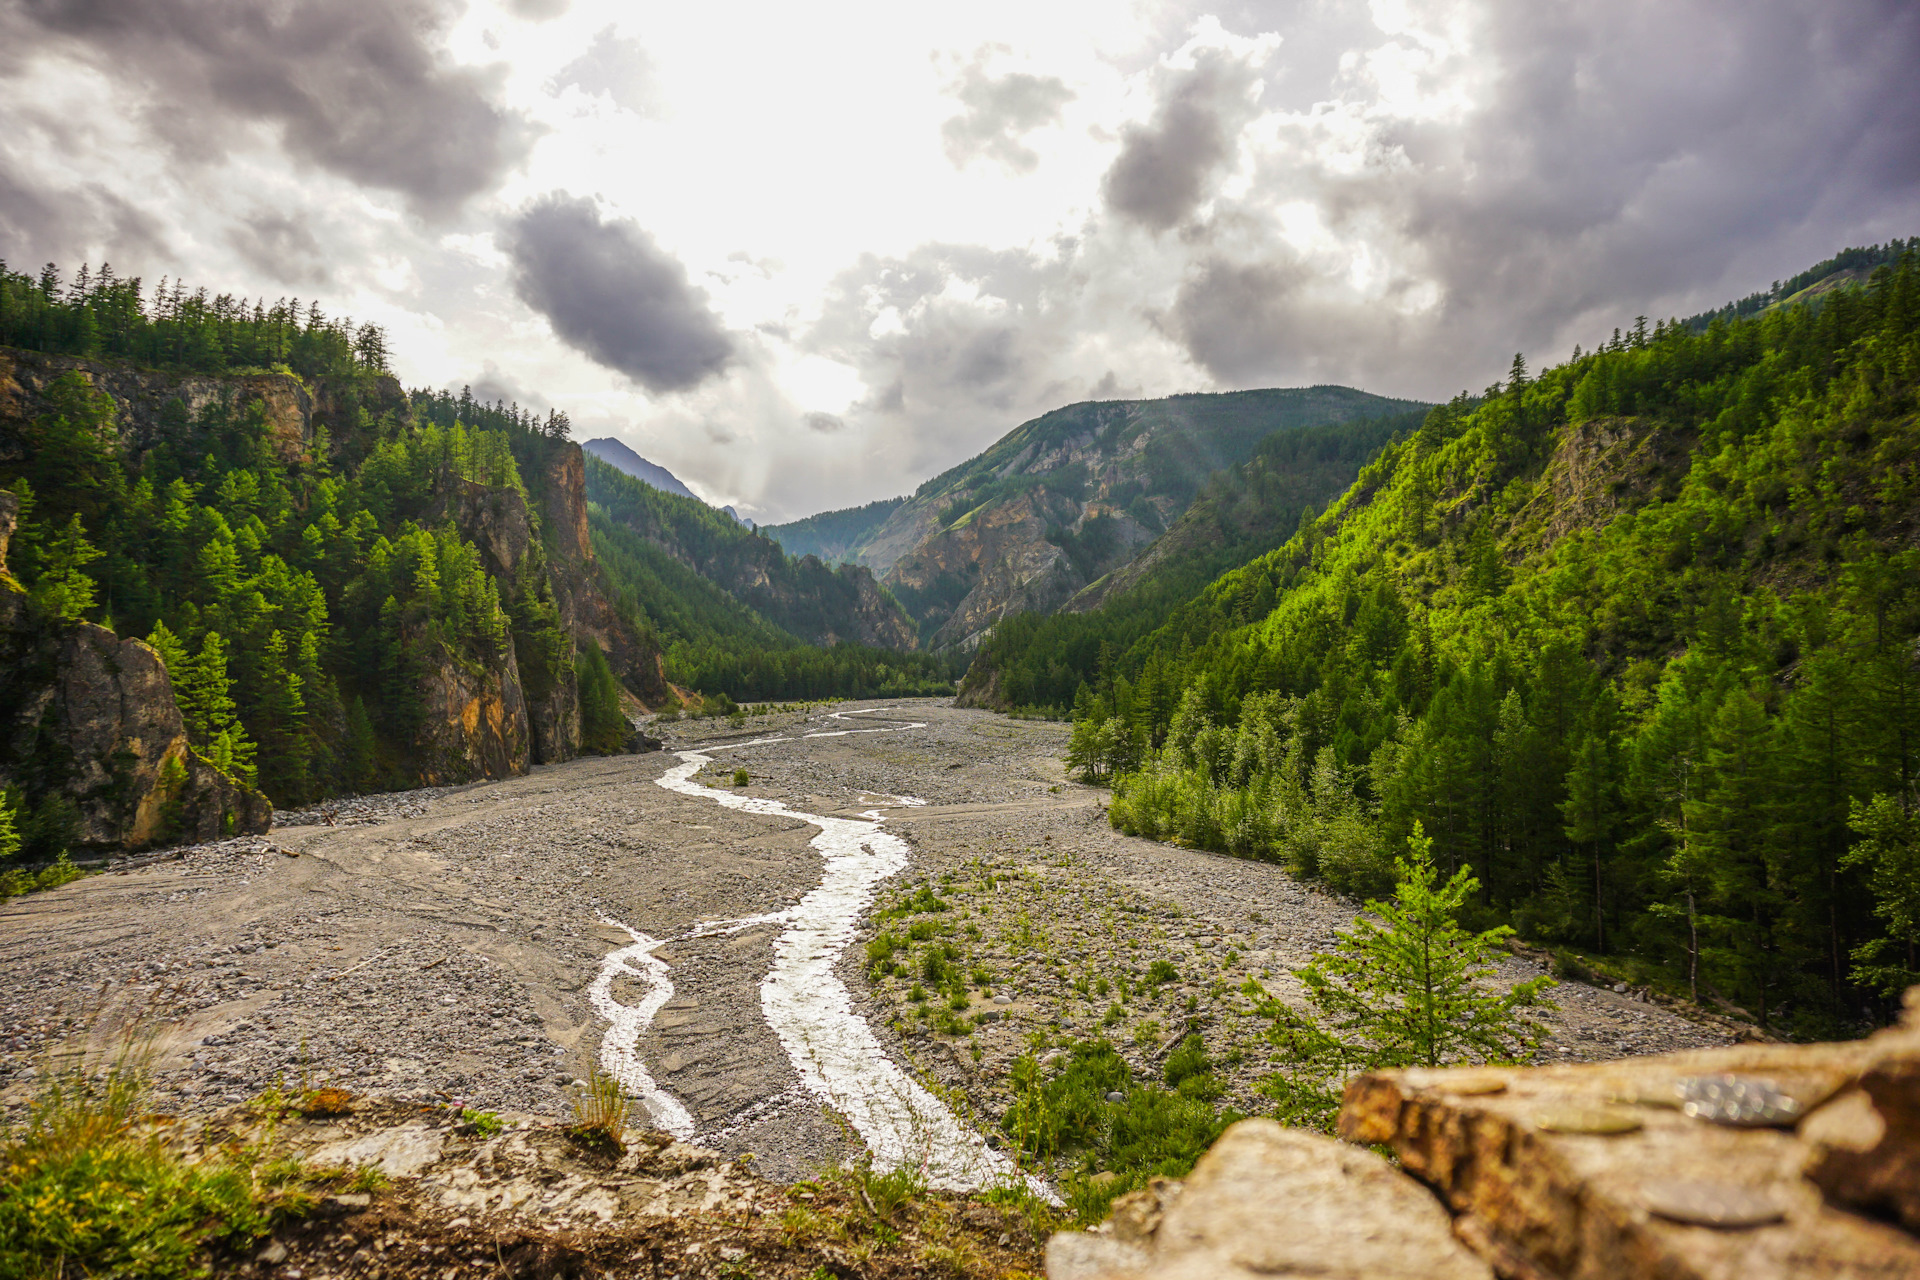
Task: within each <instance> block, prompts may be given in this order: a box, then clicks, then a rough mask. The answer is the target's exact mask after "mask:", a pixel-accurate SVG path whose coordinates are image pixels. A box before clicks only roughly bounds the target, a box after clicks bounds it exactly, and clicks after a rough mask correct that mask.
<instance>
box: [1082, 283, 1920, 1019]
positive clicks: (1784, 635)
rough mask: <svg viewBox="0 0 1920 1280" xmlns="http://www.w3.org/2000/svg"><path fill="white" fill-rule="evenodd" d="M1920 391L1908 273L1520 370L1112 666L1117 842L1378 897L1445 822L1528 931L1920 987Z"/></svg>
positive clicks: (1089, 759) (1767, 973) (1098, 684)
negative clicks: (1177, 848) (1393, 861)
mask: <svg viewBox="0 0 1920 1280" xmlns="http://www.w3.org/2000/svg"><path fill="white" fill-rule="evenodd" d="M1810 283H1817V282H1810ZM1804 287H1805V286H1803V288H1804ZM1917 396H1920V253H1914V252H1905V253H1903V254H1901V255H1900V256H1899V257H1898V259H1897V265H1895V266H1888V265H1884V264H1883V265H1881V266H1879V267H1877V268H1875V269H1874V270H1873V271H1872V273H1871V275H1870V277H1869V279H1868V281H1867V282H1866V284H1865V285H1864V287H1861V286H1854V287H1846V288H1837V289H1831V290H1825V291H1821V292H1819V293H1818V294H1817V296H1816V297H1815V298H1814V299H1813V301H1811V302H1810V303H1806V304H1795V305H1790V306H1785V307H1778V308H1773V309H1770V310H1764V311H1762V312H1760V313H1759V314H1757V315H1755V316H1753V317H1752V318H1748V319H1737V320H1734V321H1732V322H1728V321H1727V320H1726V319H1724V318H1721V319H1715V320H1712V321H1711V322H1709V323H1707V324H1706V325H1705V326H1704V327H1701V328H1698V329H1696V328H1694V327H1692V326H1691V325H1689V324H1686V323H1682V322H1673V323H1669V324H1660V325H1656V326H1654V327H1653V328H1652V329H1651V330H1649V329H1648V328H1647V327H1646V324H1645V322H1644V321H1642V322H1640V323H1639V324H1638V325H1636V326H1635V328H1634V329H1633V330H1632V332H1631V333H1629V334H1626V335H1624V336H1619V337H1617V338H1616V339H1614V340H1613V341H1610V342H1608V343H1607V344H1605V346H1604V347H1603V348H1602V349H1601V350H1599V351H1597V352H1594V353H1591V354H1586V355H1581V354H1579V353H1577V352H1576V356H1575V358H1574V359H1573V360H1571V361H1569V362H1568V363H1566V364H1564V365H1560V366H1558V367H1555V368H1552V369H1549V370H1547V371H1546V372H1544V373H1542V374H1540V375H1539V376H1538V377H1532V376H1529V375H1528V374H1527V372H1526V370H1525V368H1524V366H1522V365H1520V364H1519V362H1518V361H1516V364H1515V368H1514V370H1513V372H1512V374H1511V376H1510V377H1509V378H1508V379H1507V380H1506V382H1505V383H1503V384H1497V385H1495V386H1493V387H1490V388H1488V390H1487V392H1486V393H1485V395H1484V397H1482V398H1479V399H1474V400H1469V399H1462V400H1459V401H1456V402H1455V403H1453V404H1450V405H1447V406H1443V407H1441V408H1438V409H1435V410H1434V411H1433V412H1432V413H1431V414H1429V415H1428V416H1427V419H1426V421H1425V422H1424V424H1423V425H1422V426H1421V428H1420V429H1419V430H1418V431H1417V432H1415V433H1414V434H1413V435H1412V436H1410V437H1409V438H1407V439H1406V440H1404V441H1402V442H1400V443H1397V444H1395V445H1393V446H1391V447H1389V448H1388V449H1387V451H1386V452H1385V453H1384V454H1383V455H1382V456H1381V457H1380V458H1379V459H1378V460H1377V461H1375V462H1374V463H1372V464H1370V465H1369V466H1368V467H1367V468H1366V469H1365V470H1364V471H1363V472H1362V474H1361V476H1360V478H1359V479H1358V481H1357V482H1356V483H1355V484H1354V486H1353V488H1352V489H1351V490H1350V491H1349V492H1348V493H1347V494H1346V496H1345V497H1344V498H1342V499H1341V501H1339V502H1338V503H1336V504H1335V505H1334V506H1333V507H1331V508H1330V509H1328V510H1327V511H1326V512H1325V513H1324V514H1322V515H1321V516H1319V517H1318V518H1317V519H1315V520H1314V521H1312V522H1311V524H1310V525H1308V526H1307V527H1306V528H1304V529H1302V530H1301V531H1300V532H1299V533H1298V534H1296V535H1295V536H1294V537H1293V538H1292V539H1291V540H1290V541H1289V542H1288V543H1287V544H1286V545H1285V546H1283V547H1281V548H1279V549H1277V550H1275V551H1273V552H1271V553H1269V554H1267V555H1264V556H1261V557H1259V558H1258V559H1256V560H1254V561H1252V562H1251V563H1249V564H1247V565H1245V566H1243V567H1241V568H1239V569H1236V570H1234V571H1232V572H1230V573H1228V574H1226V575H1224V576H1223V577H1222V578H1220V579H1219V580H1218V581H1217V582H1215V583H1213V584H1212V585H1211V586H1210V587H1208V588H1207V590H1206V591H1205V592H1204V593H1202V595H1201V596H1200V597H1199V598H1198V599H1197V600H1196V601H1195V602H1193V604H1191V605H1190V606H1189V607H1187V608H1185V609H1183V610H1181V611H1180V612H1179V613H1178V614H1177V615H1176V617H1175V618H1174V619H1173V620H1172V621H1171V622H1169V623H1168V624H1167V625H1165V626H1163V627H1161V628H1160V629H1159V630H1157V631H1155V632H1154V633H1153V634H1151V635H1149V636H1146V637H1143V638H1142V639H1140V640H1138V641H1137V642H1135V643H1134V644H1133V645H1132V646H1131V647H1130V648H1129V649H1127V650H1126V651H1125V652H1124V653H1118V654H1114V655H1112V661H1111V662H1110V664H1108V665H1107V666H1106V667H1105V669H1104V670H1103V671H1102V672H1101V674H1100V675H1099V676H1098V678H1097V679H1096V681H1094V682H1090V685H1089V687H1088V688H1087V689H1084V690H1082V691H1081V692H1080V694H1079V696H1078V698H1077V710H1076V715H1077V723H1076V727H1075V742H1074V754H1075V757H1076V759H1077V760H1078V761H1079V762H1080V763H1082V764H1083V765H1084V766H1085V767H1087V768H1088V769H1089V770H1090V771H1092V772H1096V773H1101V772H1111V773H1117V774H1118V775H1119V777H1118V780H1117V782H1116V789H1115V798H1114V803H1113V806H1112V816H1113V820H1114V822H1115V823H1116V824H1118V825H1120V826H1122V827H1123V828H1125V829H1128V830H1134V831H1138V832H1141V833H1144V834H1149V835H1153V836H1157V837H1161V838H1178V839H1181V840H1184V841H1186V842H1189V843H1192V844H1195V845H1199V846H1203V847H1209V848H1220V849H1227V850H1231V851H1233V852H1236V853H1241V854H1244V855H1247V856H1253V857H1265V858H1275V859H1280V860H1284V861H1286V862H1288V863H1289V864H1290V865H1293V866H1294V867H1296V868H1298V869H1300V870H1301V871H1303V872H1305V873H1308V874H1313V875H1317V876H1320V877H1323V878H1325V879H1326V880H1328V881H1330V882H1331V883H1333V884H1334V885H1336V886H1338V887H1340V888H1343V889H1348V890H1352V891H1372V890H1375V889H1377V888H1379V887H1380V886H1381V885H1382V884H1383V883H1384V882H1385V879H1386V877H1387V875H1388V872H1389V868H1390V862H1389V860H1390V857H1391V854H1392V851H1393V850H1396V849H1399V848H1402V847H1404V840H1405V838H1406V837H1407V835H1408V834H1409V832H1410V831H1411V830H1412V829H1413V827H1414V825H1415V824H1416V823H1418V824H1421V825H1422V826H1424V828H1425V830H1426V831H1427V833H1428V834H1429V835H1430V836H1432V837H1433V839H1434V842H1435V843H1434V848H1435V851H1436V854H1437V855H1438V856H1439V857H1441V858H1443V859H1444V860H1445V862H1446V863H1447V864H1448V865H1450V866H1457V865H1460V864H1471V865H1472V866H1473V868H1474V870H1475V873H1476V874H1477V875H1478V876H1479V878H1480V880H1481V882H1482V884H1483V886H1484V888H1483V890H1482V893H1483V903H1482V905H1483V908H1484V910H1485V911H1486V913H1487V914H1488V915H1489V916H1498V917H1503V918H1507V919H1510V920H1511V921H1512V922H1513V923H1515V924H1516V925H1517V926H1519V927H1520V928H1521V930H1522V931H1523V932H1524V933H1526V934H1528V935H1530V936H1532V937H1535V938H1538V939H1543V940H1547V941H1552V942H1561V943H1566V944H1570V945H1576V946H1580V947H1584V948H1588V949H1590V950H1592V951H1595V952H1601V953H1606V954H1610V955H1613V956H1616V957H1619V958H1620V962H1621V963H1623V964H1625V965H1628V966H1631V967H1635V968H1638V969H1639V970H1640V971H1641V972H1642V973H1643V974H1645V975H1660V974H1664V975H1666V976H1667V977H1668V978H1669V979H1672V980H1675V981H1678V982H1680V983H1682V984H1683V985H1690V986H1692V987H1693V988H1694V989H1696V990H1697V991H1698V992H1699V994H1700V995H1701V996H1702V997H1703V998H1706V997H1713V998H1724V999H1726V1000H1730V1001H1734V1002H1737V1003H1739V1004H1740V1005H1742V1006H1744V1007H1745V1008H1747V1009H1749V1010H1751V1011H1752V1012H1753V1013H1754V1014H1755V1015H1756V1016H1757V1017H1758V1018H1760V1020H1762V1021H1763V1022H1765V1023H1768V1024H1771V1025H1785V1026H1788V1027H1792V1028H1799V1029H1806V1030H1819V1029H1826V1028H1830V1027H1835V1026H1845V1025H1852V1022H1853V1020H1854V1019H1857V1018H1861V1017H1864V1016H1867V1015H1869V1014H1871V1013H1873V1012H1874V1011H1875V1010H1883V1009H1884V1008H1885V1007H1886V1006H1885V1005H1884V1004H1880V1003H1878V1002H1880V1001H1882V1000H1884V999H1887V998H1891V996H1892V994H1893V993H1895V992H1897V991H1899V990H1900V989H1902V988H1903V987H1904V986H1906V985H1907V984H1909V983H1911V982H1913V981H1915V980H1916V979H1920V963H1917V962H1916V959H1915V955H1916V947H1917V946H1920V936H1917V931H1920V812H1917V811H1920V792H1917V791H1916V787H1920V647H1917V642H1920V474H1916V452H1920V415H1917V413H1916V409H1917V407H1920V398H1917Z"/></svg>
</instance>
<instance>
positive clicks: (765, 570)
mask: <svg viewBox="0 0 1920 1280" xmlns="http://www.w3.org/2000/svg"><path fill="white" fill-rule="evenodd" d="M587 492H588V497H589V499H590V503H591V505H590V507H589V513H590V516H589V519H590V524H591V530H592V538H593V546H594V549H595V552H596V555H597V558H598V562H599V563H600V565H601V566H602V568H603V570H604V571H605V573H606V575H607V579H608V581H609V583H610V584H612V587H613V590H614V592H615V594H616V596H617V597H618V598H619V599H620V600H622V601H623V602H625V603H626V604H628V605H629V606H630V607H631V608H633V609H634V610H635V611H636V612H637V613H638V614H639V615H640V616H643V617H645V618H647V619H648V620H649V622H650V625H651V626H653V627H654V628H656V629H657V632H658V634H659V635H660V636H661V637H662V640H663V642H664V643H665V644H666V646H667V670H668V672H669V674H670V675H671V676H672V677H673V679H674V680H675V681H677V682H680V683H683V684H687V685H690V686H693V687H695V688H699V689H703V690H707V691H709V692H716V693H718V692H724V693H727V694H729V695H731V696H732V697H735V698H793V697H815V696H823V695H827V694H840V695H843V696H857V697H881V696H888V695H905V694H925V693H947V692H950V691H951V690H952V688H953V680H954V677H955V676H956V675H958V671H957V670H956V669H954V667H953V666H952V664H951V663H949V662H948V661H946V660H942V659H938V658H935V657H933V656H932V655H928V654H921V653H911V652H907V651H908V650H911V649H912V648H913V643H914V638H915V632H914V626H913V622H912V621H911V620H910V619H909V618H908V617H907V616H906V615H905V614H904V613H903V612H902V611H901V609H900V606H899V604H898V602H897V601H895V600H894V599H893V598H892V596H891V595H890V594H889V593H888V592H887V591H885V590H884V589H883V588H882V587H880V585H879V584H878V583H876V582H875V581H874V578H873V575H872V574H871V573H870V572H868V571H867V570H866V569H864V568H860V567H858V566H854V565H844V564H843V565H839V566H836V567H829V566H827V565H826V564H823V563H822V562H821V561H820V560H819V559H818V558H816V557H814V556H811V555H803V556H792V555H788V554H787V553H786V552H785V551H783V550H782V548H781V546H780V544H779V543H777V542H775V541H774V540H773V539H772V538H770V537H767V536H766V534H765V531H760V532H755V531H753V530H752V529H749V528H746V527H744V526H742V525H741V524H739V523H737V522H736V521H735V519H734V517H733V516H731V515H729V514H727V513H726V512H724V511H715V510H714V509H713V508H712V507H709V506H707V505H706V504H705V503H703V502H700V501H699V500H698V499H695V498H683V497H679V496H678V495H675V494H671V493H663V492H661V491H660V490H658V489H655V488H653V487H651V486H649V485H647V484H646V483H644V482H643V481H640V480H638V479H636V478H634V477H632V476H629V475H625V474H623V473H621V472H620V471H617V470H615V469H614V468H613V467H610V466H608V465H607V464H605V463H603V462H601V461H600V460H599V459H597V458H592V459H588V462H587Z"/></svg>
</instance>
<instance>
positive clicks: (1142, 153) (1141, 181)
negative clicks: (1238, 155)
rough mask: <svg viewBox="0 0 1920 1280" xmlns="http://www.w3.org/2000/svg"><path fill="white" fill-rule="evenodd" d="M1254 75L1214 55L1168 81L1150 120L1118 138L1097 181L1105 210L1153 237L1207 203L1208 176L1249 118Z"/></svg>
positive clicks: (1210, 52)
mask: <svg viewBox="0 0 1920 1280" xmlns="http://www.w3.org/2000/svg"><path fill="white" fill-rule="evenodd" d="M1253 80H1254V73H1253V71H1252V69H1250V68H1249V67H1247V66H1246V65H1245V64H1244V63H1242V62H1239V61H1238V60H1236V59H1234V58H1232V57H1231V56H1230V55H1228V54H1226V53H1224V52H1223V51H1220V50H1216V49H1207V50H1202V51H1201V52H1200V54H1199V56H1198V58H1197V60H1196V65H1195V66H1194V68H1193V69H1192V70H1191V71H1183V72H1181V73H1179V74H1177V75H1176V76H1174V77H1173V79H1172V80H1171V81H1169V83H1168V84H1167V86H1166V89H1165V92H1164V93H1163V94H1162V96H1161V98H1160V102H1159V105H1158V107H1157V108H1156V109H1155V111H1154V113H1153V118H1152V119H1151V120H1149V121H1148V122H1147V123H1146V124H1145V125H1133V126H1130V127H1129V128H1128V129H1127V130H1126V131H1125V133H1123V134H1122V135H1121V144H1120V154H1119V155H1118V156H1116V157H1115V158H1114V161H1113V165H1112V167H1111V168H1109V169H1108V170H1107V175H1106V178H1105V179H1104V181H1103V182H1102V184H1101V185H1102V193H1103V194H1104V195H1105V196H1106V201H1107V207H1108V208H1109V209H1111V210H1113V212H1115V213H1116V214H1119V215H1120V216H1121V217H1122V218H1126V219H1128V220H1130V221H1133V222H1137V223H1139V224H1140V225H1141V226H1143V227H1146V228H1148V229H1149V230H1153V231H1165V230H1167V229H1168V228H1170V227H1173V226H1176V225H1178V224H1179V223H1180V222H1182V221H1184V220H1185V219H1186V218H1187V216H1188V215H1189V214H1191V213H1192V212H1193V211H1194V210H1195V209H1196V208H1198V207H1199V205H1200V204H1201V202H1202V201H1204V200H1205V199H1206V195H1207V183H1208V180H1209V179H1210V178H1211V177H1212V176H1213V173H1214V170H1216V169H1217V168H1219V167H1220V166H1221V165H1222V164H1223V163H1224V162H1226V161H1227V160H1228V159H1229V158H1231V156H1232V154H1233V143H1234V138H1235V136H1236V135H1237V134H1238V133H1239V130H1240V128H1241V126H1242V125H1244V124H1245V123H1246V120H1247V118H1248V116H1249V115H1250V114H1251V112H1250V103H1249V100H1248V90H1249V89H1250V88H1251V87H1252V83H1253Z"/></svg>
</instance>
